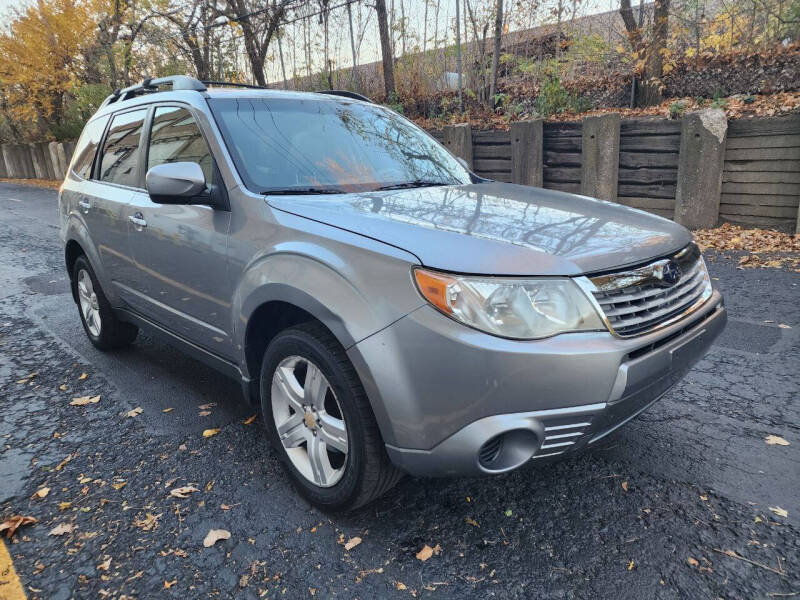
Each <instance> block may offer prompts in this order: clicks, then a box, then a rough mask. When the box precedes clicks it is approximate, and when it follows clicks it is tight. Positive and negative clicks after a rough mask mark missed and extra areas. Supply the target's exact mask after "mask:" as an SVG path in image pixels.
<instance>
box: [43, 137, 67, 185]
mask: <svg viewBox="0 0 800 600" xmlns="http://www.w3.org/2000/svg"><path fill="white" fill-rule="evenodd" d="M47 152H48V154H49V155H50V164H51V166H52V167H53V178H54V179H64V175H65V174H66V169H65V168H64V167H63V165H62V164H61V161H60V160H59V156H58V142H50V143H49V144H47Z"/></svg>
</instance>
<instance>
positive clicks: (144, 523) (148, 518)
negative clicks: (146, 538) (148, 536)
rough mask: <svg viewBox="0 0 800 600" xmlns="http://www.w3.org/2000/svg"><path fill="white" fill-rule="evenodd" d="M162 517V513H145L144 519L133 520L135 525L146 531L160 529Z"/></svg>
mask: <svg viewBox="0 0 800 600" xmlns="http://www.w3.org/2000/svg"><path fill="white" fill-rule="evenodd" d="M159 518H161V513H159V514H157V515H154V514H152V513H145V516H144V518H143V519H140V518H138V517H137V518H136V519H134V520H133V526H134V527H138V528H139V529H142V530H144V531H152V530H154V529H158V519H159Z"/></svg>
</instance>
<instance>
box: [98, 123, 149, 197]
mask: <svg viewBox="0 0 800 600" xmlns="http://www.w3.org/2000/svg"><path fill="white" fill-rule="evenodd" d="M146 114H147V109H143V110H135V111H133V112H127V113H123V114H121V115H116V116H115V117H114V118H113V119H112V120H111V127H109V129H108V135H106V141H105V143H104V144H103V155H102V159H101V160H102V162H101V163H100V179H101V180H102V181H108V182H110V183H118V184H120V185H128V186H131V187H137V186H138V185H139V161H138V157H139V152H138V149H139V139H140V138H141V137H142V126H143V124H144V117H145V115H146Z"/></svg>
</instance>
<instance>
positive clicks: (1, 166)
mask: <svg viewBox="0 0 800 600" xmlns="http://www.w3.org/2000/svg"><path fill="white" fill-rule="evenodd" d="M5 147H6V144H0V177H2V178H4V179H5V178H6V177H10V175H9V174H8V165H7V164H6V154H5V151H4V148H5Z"/></svg>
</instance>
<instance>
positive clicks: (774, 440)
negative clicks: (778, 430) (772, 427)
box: [764, 435, 789, 446]
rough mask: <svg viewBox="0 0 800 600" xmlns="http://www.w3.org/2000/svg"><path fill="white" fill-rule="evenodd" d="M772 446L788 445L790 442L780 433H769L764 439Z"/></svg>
mask: <svg viewBox="0 0 800 600" xmlns="http://www.w3.org/2000/svg"><path fill="white" fill-rule="evenodd" d="M764 441H765V442H767V444H768V445H770V446H788V445H789V442H787V441H786V440H785V439H783V438H782V437H781V436H779V435H768V436H767V437H766V439H765V440H764Z"/></svg>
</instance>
